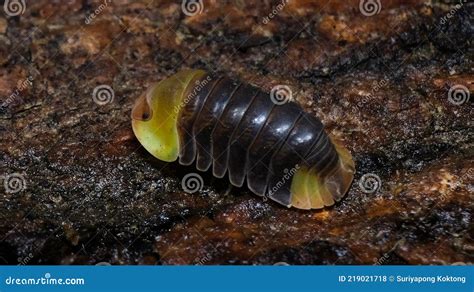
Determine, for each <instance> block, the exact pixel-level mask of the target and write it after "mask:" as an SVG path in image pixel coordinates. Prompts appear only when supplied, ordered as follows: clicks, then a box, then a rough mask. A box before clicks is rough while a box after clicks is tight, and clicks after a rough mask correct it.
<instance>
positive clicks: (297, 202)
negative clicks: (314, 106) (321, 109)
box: [132, 69, 355, 209]
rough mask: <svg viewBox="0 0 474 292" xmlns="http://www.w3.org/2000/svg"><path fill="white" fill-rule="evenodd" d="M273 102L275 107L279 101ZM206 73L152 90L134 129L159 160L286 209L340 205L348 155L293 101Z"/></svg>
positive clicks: (181, 75)
mask: <svg viewBox="0 0 474 292" xmlns="http://www.w3.org/2000/svg"><path fill="white" fill-rule="evenodd" d="M273 101H274V100H273ZM273 101H272V98H271V97H270V94H268V93H266V92H264V91H263V90H261V89H259V88H257V87H255V86H253V85H250V84H246V83H242V82H239V81H236V80H233V79H230V78H227V77H222V76H213V75H211V74H208V73H206V72H205V71H203V70H192V69H188V70H183V71H180V72H178V73H176V74H175V75H173V76H171V77H168V78H166V79H164V80H162V81H160V82H158V83H156V84H154V85H152V86H151V87H150V88H149V89H148V90H147V91H146V92H145V93H143V94H142V95H141V96H140V97H139V98H138V100H137V101H136V102H135V105H134V107H133V110H132V128H133V131H134V133H135V136H136V137H137V139H138V140H139V142H140V143H141V144H142V145H143V147H144V148H145V149H146V150H147V151H148V152H150V153H151V154H152V155H153V156H155V157H156V158H158V159H160V160H162V161H166V162H172V161H176V160H179V163H180V164H182V165H190V164H192V163H194V162H195V163H196V168H197V169H198V170H200V171H207V170H209V169H210V168H211V167H212V172H213V175H214V176H215V177H218V178H222V177H224V176H225V174H226V173H227V174H228V177H229V181H230V183H231V184H232V185H234V186H237V187H241V186H243V184H244V182H245V181H246V182H247V186H248V188H249V189H250V190H251V191H252V192H253V193H255V194H256V195H259V196H266V197H268V198H270V199H272V200H274V201H276V202H278V203H280V204H282V205H284V206H287V207H292V206H293V207H296V208H299V209H319V208H323V207H325V206H331V205H333V204H334V203H335V202H336V201H339V200H340V199H341V198H342V197H343V196H344V194H345V193H346V192H347V190H348V189H349V187H350V185H351V182H352V179H353V176H354V172H355V166H354V162H353V160H352V156H351V154H350V153H349V151H348V150H347V149H346V148H344V147H343V146H342V144H340V143H338V142H336V140H335V139H333V138H332V137H330V136H329V135H327V134H326V133H325V131H324V127H323V125H322V123H321V122H320V121H319V119H317V118H316V117H314V116H313V115H311V114H310V113H307V112H305V111H304V110H303V109H302V108H301V106H299V105H298V104H297V103H295V102H292V101H290V102H287V103H284V104H279V103H275V102H273Z"/></svg>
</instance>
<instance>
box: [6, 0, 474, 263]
mask: <svg viewBox="0 0 474 292" xmlns="http://www.w3.org/2000/svg"><path fill="white" fill-rule="evenodd" d="M375 2H376V1H375ZM2 7H3V5H2ZM201 8H202V11H200V13H199V11H198V13H197V14H194V15H191V16H188V15H186V14H185V13H183V10H185V8H183V6H182V5H181V2H180V1H176V2H171V1H127V0H121V1H112V2H107V1H106V2H101V1H80V0H71V1H64V2H61V3H60V4H59V2H58V3H54V2H52V1H46V0H44V1H28V3H27V4H26V7H25V9H24V11H23V13H22V14H20V15H18V16H10V15H8V14H7V13H6V11H2V13H0V51H1V54H0V96H1V98H2V100H1V102H2V103H1V109H0V133H1V136H0V146H1V147H0V157H1V160H0V175H1V179H2V181H1V182H2V184H1V185H0V263H2V264H3V263H7V264H21V263H28V264H97V263H104V262H105V263H110V264H275V263H282V262H284V263H288V264H461V263H464V264H472V263H473V261H474V241H473V239H474V233H473V231H474V227H473V224H472V216H473V209H474V206H473V182H474V173H473V164H474V155H473V154H474V151H473V131H472V129H473V125H472V121H473V107H472V97H470V94H471V93H472V92H473V89H474V83H473V82H474V78H473V71H472V70H473V56H474V52H473V47H474V46H473V44H472V36H473V34H474V27H473V25H474V24H473V19H472V15H474V5H473V4H472V3H471V4H467V3H463V2H457V1H447V2H440V1H432V2H431V3H426V1H415V0H400V1H396V0H392V1H382V3H381V5H380V7H378V9H377V7H376V10H375V12H373V13H371V12H370V11H368V10H364V9H365V8H363V7H359V1H355V0H352V1H334V0H333V1H306V0H292V1H288V2H281V1H204V2H203V3H202V6H201ZM4 10H5V9H4ZM3 12H5V13H3ZM187 12H188V14H192V13H189V11H187ZM10 14H11V13H10ZM370 14H373V15H370ZM184 68H202V69H205V70H209V71H216V72H217V73H218V74H226V75H228V76H231V77H236V78H240V79H242V80H244V81H246V82H249V83H252V84H255V85H257V86H259V87H261V88H264V89H265V90H268V91H270V89H271V88H272V87H274V86H275V85H287V86H289V88H290V89H291V91H292V95H293V98H294V99H295V100H296V101H297V102H299V103H300V104H301V105H303V106H304V107H305V109H306V110H307V111H309V112H312V113H313V114H314V115H315V116H317V117H318V118H320V119H321V120H322V121H323V123H324V124H325V126H326V130H327V132H328V133H331V134H333V135H335V136H337V137H339V138H340V139H341V140H342V141H343V142H344V144H345V145H346V147H347V148H348V149H349V150H350V151H351V152H352V154H353V156H354V159H355V162H356V167H357V174H356V177H355V180H354V183H353V185H352V187H351V188H350V190H349V192H348V194H347V195H346V197H345V198H344V199H343V201H342V202H340V203H338V204H336V205H335V206H334V207H331V208H326V209H323V210H316V211H303V210H297V209H294V208H291V209H287V208H285V207H282V206H280V205H278V204H277V203H274V202H272V201H266V200H263V199H262V198H259V197H257V196H255V195H253V194H252V193H251V192H250V191H249V190H248V189H247V188H230V187H229V183H228V181H227V180H226V179H216V178H213V177H212V175H211V174H210V173H199V175H200V176H201V177H202V178H203V186H202V188H201V189H200V190H198V191H197V192H195V193H188V192H185V191H183V189H182V186H181V181H182V179H183V177H184V176H185V175H186V174H189V173H198V171H196V170H195V168H194V167H193V166H191V167H184V166H180V165H178V164H177V163H163V162H160V161H157V160H156V159H154V158H153V157H151V155H149V154H148V153H147V152H146V151H145V150H144V149H143V148H142V147H141V146H140V144H139V143H138V141H137V140H136V139H135V138H134V135H133V133H132V131H131V125H130V109H131V106H132V104H133V101H134V100H135V99H136V98H137V97H138V95H139V94H141V93H142V92H143V91H144V90H145V89H146V87H147V86H148V85H150V84H151V83H152V82H155V81H158V80H161V79H162V78H165V77H166V76H169V75H171V74H173V73H175V72H176V71H178V70H180V69H184ZM99 86H102V87H99ZM103 86H109V87H110V88H106V90H108V94H109V95H107V94H105V95H100V96H101V97H102V98H98V96H99V95H98V94H97V91H98V90H99V89H103V88H104V87H103ZM95 89H96V92H94V90H95ZM454 92H456V94H454ZM102 94H104V93H102ZM112 97H113V98H112ZM378 179H379V180H378ZM377 180H378V181H377ZM374 182H375V183H374Z"/></svg>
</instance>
